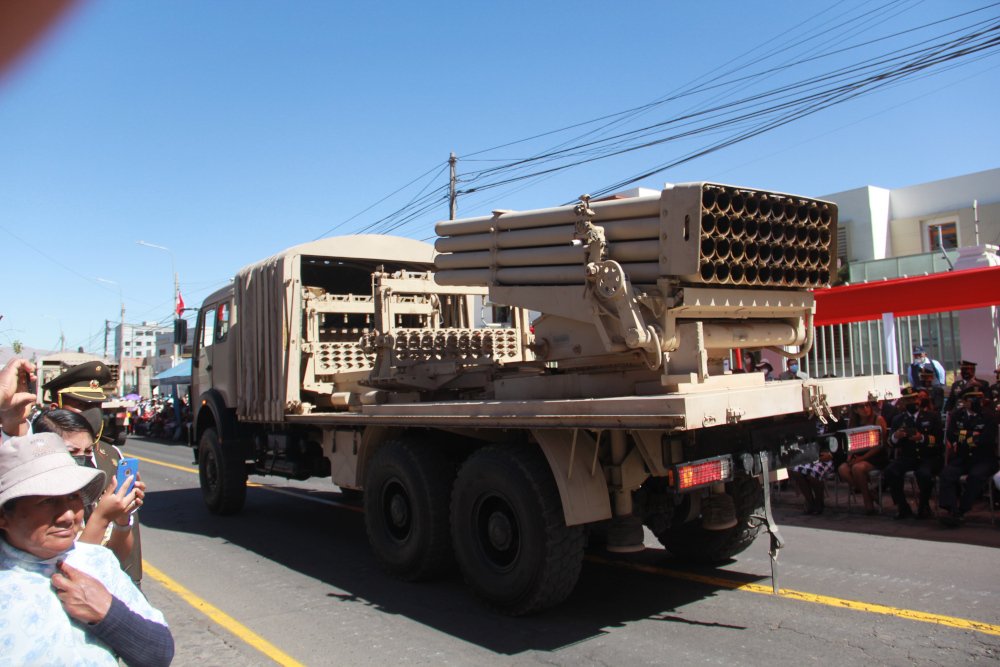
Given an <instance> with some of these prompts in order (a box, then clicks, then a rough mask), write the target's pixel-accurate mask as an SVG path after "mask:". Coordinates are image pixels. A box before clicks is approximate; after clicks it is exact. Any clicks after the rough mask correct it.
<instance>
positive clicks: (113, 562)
mask: <svg viewBox="0 0 1000 667" xmlns="http://www.w3.org/2000/svg"><path fill="white" fill-rule="evenodd" d="M60 560H65V561H66V562H67V563H69V564H70V565H72V566H73V567H75V568H77V569H78V570H81V571H83V572H86V573H87V574H89V575H90V576H92V577H94V578H95V579H97V580H98V581H100V582H101V583H102V584H104V586H105V587H106V588H107V589H108V592H110V593H111V595H113V596H115V597H116V598H118V599H119V600H121V601H122V602H123V603H125V605H126V606H127V607H128V608H129V609H130V610H131V611H133V612H135V613H136V614H139V615H140V616H142V617H143V618H146V619H148V620H150V621H153V622H155V623H160V624H162V625H164V626H166V624H167V623H166V621H165V620H164V618H163V614H161V613H160V612H159V611H158V610H156V609H154V608H153V607H152V606H151V605H150V604H149V602H147V601H146V598H145V597H143V595H142V593H140V592H139V589H138V588H136V587H135V585H134V584H133V583H132V580H131V579H129V577H128V575H127V574H125V573H124V572H122V569H121V566H120V565H119V564H118V559H117V558H115V556H114V554H112V553H111V551H109V550H108V549H106V548H105V547H100V546H97V545H94V544H84V543H77V544H75V545H74V546H73V547H72V548H71V549H70V550H69V551H67V552H66V553H64V554H62V555H60V556H57V557H56V558H50V559H47V560H43V559H41V558H38V557H37V556H32V555H31V554H29V553H25V552H23V551H21V550H20V549H17V548H15V547H12V546H11V545H9V544H7V542H6V541H5V540H3V539H0V665H39V666H41V665H53V666H55V665H79V666H89V665H109V666H117V665H118V659H117V658H116V657H115V655H114V653H113V652H112V651H111V649H110V648H108V646H107V645H106V644H104V643H102V642H101V641H100V640H98V639H96V638H94V637H93V636H91V635H90V634H89V633H87V632H85V631H84V629H83V628H84V627H85V626H84V624H82V623H79V622H78V621H75V620H73V619H71V618H70V617H69V616H68V615H67V614H66V612H65V610H63V608H62V604H61V603H60V602H59V598H58V597H56V594H55V591H53V589H52V583H51V581H50V580H51V577H52V574H53V573H54V572H55V571H56V563H57V562H58V561H60Z"/></svg>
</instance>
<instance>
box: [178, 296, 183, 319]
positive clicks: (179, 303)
mask: <svg viewBox="0 0 1000 667" xmlns="http://www.w3.org/2000/svg"><path fill="white" fill-rule="evenodd" d="M183 315H184V297H182V296H181V291H180V290H177V317H178V318H180V317H182V316H183Z"/></svg>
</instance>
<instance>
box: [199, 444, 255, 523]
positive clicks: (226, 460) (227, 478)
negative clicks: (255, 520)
mask: <svg viewBox="0 0 1000 667" xmlns="http://www.w3.org/2000/svg"><path fill="white" fill-rule="evenodd" d="M198 479H199V481H200V482H201V493H202V495H203V496H204V498H205V505H207V506H208V511H210V512H212V513H213V514H236V513H237V512H239V511H240V510H241V509H243V504H244V503H245V502H246V498H247V468H246V461H245V459H243V457H242V456H240V452H239V450H238V449H237V448H235V447H229V448H226V447H223V446H222V443H221V442H219V434H218V433H216V431H215V429H214V428H206V429H205V431H204V432H203V433H202V434H201V439H200V440H199V441H198Z"/></svg>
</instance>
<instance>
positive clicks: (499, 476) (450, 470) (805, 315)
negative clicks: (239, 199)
mask: <svg viewBox="0 0 1000 667" xmlns="http://www.w3.org/2000/svg"><path fill="white" fill-rule="evenodd" d="M835 225H836V208H835V206H834V205H833V204H830V203H827V202H822V201H817V200H813V199H808V198H804V197H798V196H792V195H785V194H779V193H773V192H763V191H759V190H751V189H747V188H734V187H729V186H722V185H716V184H711V183H693V184H684V185H675V186H668V187H666V188H665V189H663V190H662V192H660V193H659V194H657V195H653V196H641V197H634V198H630V199H620V200H609V201H600V202H590V201H589V200H588V199H587V198H586V197H584V198H581V200H580V202H579V203H578V204H577V205H570V206H560V207H556V208H550V209H543V210H534V211H521V212H515V211H496V212H495V213H494V214H493V215H491V216H485V217H481V218H473V219H466V220H454V221H448V222H442V223H439V224H438V225H437V228H436V230H437V233H438V236H439V238H438V239H437V241H436V246H435V247H433V248H432V247H431V246H430V245H428V244H425V243H421V242H418V241H413V240H408V239H402V238H392V237H388V236H370V235H369V236H348V237H341V238H332V239H325V240H321V241H316V242H313V243H307V244H304V245H300V246H296V247H293V248H290V249H289V250H286V251H285V252H282V253H280V254H277V255H275V256H273V257H271V258H268V259H266V260H264V261H261V262H258V263H256V264H252V265H250V266H248V267H246V268H244V269H243V270H241V271H240V272H239V273H238V274H237V275H236V277H235V279H234V281H233V284H232V285H231V286H230V287H227V288H225V289H223V290H220V291H218V292H216V293H215V294H213V295H212V296H210V297H209V298H207V299H206V300H205V302H204V304H203V306H202V307H201V309H200V312H199V315H198V321H197V326H196V331H195V337H196V341H195V359H194V369H193V378H192V380H193V385H192V396H193V397H194V401H193V403H194V415H193V418H194V423H193V428H192V437H193V442H192V444H193V445H194V446H195V448H196V458H197V461H198V463H199V469H200V479H201V487H202V490H203V494H204V498H205V502H206V504H207V505H208V508H209V509H210V510H211V511H212V512H216V513H220V514H230V513H235V512H237V511H239V510H240V509H241V508H242V506H243V504H244V498H245V494H246V483H247V475H248V473H254V474H260V475H277V476H282V477H286V478H294V479H306V478H309V477H329V478H331V481H332V483H333V484H335V485H336V486H338V487H340V488H341V489H344V490H348V491H353V492H355V493H363V503H364V509H365V521H366V526H367V532H368V537H369V541H370V543H371V548H372V550H373V552H374V555H375V558H376V559H377V560H378V561H379V563H380V564H381V565H382V566H383V567H384V568H385V569H386V570H387V571H388V572H390V573H391V574H393V575H394V576H396V577H399V578H402V579H406V580H417V579H427V578H431V577H433V576H435V575H439V574H442V573H444V572H447V571H449V568H451V567H453V564H455V563H457V566H458V568H459V569H460V571H461V572H462V574H463V576H464V578H465V580H466V581H467V582H468V584H469V585H470V587H471V588H472V589H473V590H474V591H475V592H476V593H477V594H478V595H479V596H480V597H481V598H483V599H484V600H485V601H487V602H488V603H489V604H490V605H492V606H493V607H495V608H497V609H500V610H502V611H504V612H506V613H510V614H524V613H528V612H532V611H535V610H539V609H542V608H545V607H547V606H551V605H554V604H557V603H558V602H560V601H562V600H563V599H565V597H566V596H567V595H569V593H570V591H571V590H572V589H573V587H574V585H575V583H576V580H577V578H578V575H579V572H580V567H581V562H582V558H583V553H584V548H585V545H586V544H587V543H588V541H589V542H590V544H591V545H592V546H593V545H597V544H600V545H602V546H603V547H605V548H607V549H609V550H611V551H633V550H638V549H641V548H642V544H643V527H644V526H645V527H647V528H648V529H649V530H651V531H652V533H653V534H654V535H655V536H656V537H657V538H658V539H659V540H660V542H661V543H662V544H663V545H664V546H665V547H666V548H667V549H668V550H669V551H670V552H671V553H672V554H674V555H675V556H678V557H681V558H685V559H691V560H696V561H702V562H717V561H720V560H724V559H727V558H729V557H731V556H733V555H734V554H736V553H738V552H740V551H742V550H743V549H745V548H746V547H747V546H748V545H749V544H750V543H751V542H752V541H753V539H754V538H755V536H756V535H757V533H758V531H759V530H760V529H761V527H764V528H765V529H767V530H769V531H770V532H771V546H772V554H774V553H776V550H777V548H778V547H780V546H781V539H780V536H779V534H778V531H777V528H776V526H775V525H774V522H773V520H772V518H771V513H770V505H769V502H768V488H769V484H767V483H766V482H767V481H768V480H775V479H778V478H780V476H781V474H782V473H783V471H784V467H785V466H787V465H788V464H789V463H790V462H793V461H797V460H801V459H811V458H815V457H816V455H817V448H818V447H819V445H820V444H821V443H820V440H821V439H822V438H826V439H827V440H828V441H829V443H828V444H832V445H833V446H834V447H837V446H840V447H849V448H863V447H866V446H870V445H871V444H872V442H877V435H876V436H874V437H873V434H872V433H870V432H868V431H865V430H855V431H852V432H840V433H838V434H836V435H830V434H826V435H821V433H822V430H823V424H827V423H829V422H831V421H832V420H833V419H834V417H835V415H834V413H835V411H836V410H837V409H838V408H839V407H840V406H845V405H848V404H851V403H857V402H861V401H866V400H870V399H878V398H891V397H893V396H894V395H895V394H897V393H898V390H899V387H898V383H897V379H896V377H895V376H894V375H885V376H869V377H848V378H825V379H818V380H817V379H809V380H795V381H786V382H765V379H764V376H763V375H762V374H760V373H753V372H750V373H734V372H732V371H731V370H730V361H731V358H732V355H733V350H763V349H769V350H772V351H773V352H774V353H775V354H780V355H785V356H789V357H798V356H801V355H804V354H805V353H806V352H807V351H808V350H809V348H810V346H811V344H812V340H813V327H812V323H811V317H812V314H813V312H814V304H813V296H812V293H811V291H810V290H812V289H815V288H821V287H823V286H824V285H825V284H827V283H828V281H829V278H830V271H831V262H832V261H834V260H833V258H834V257H835V252H834V249H833V248H832V244H833V242H834V239H835V238H836V233H835V231H836V230H835Z"/></svg>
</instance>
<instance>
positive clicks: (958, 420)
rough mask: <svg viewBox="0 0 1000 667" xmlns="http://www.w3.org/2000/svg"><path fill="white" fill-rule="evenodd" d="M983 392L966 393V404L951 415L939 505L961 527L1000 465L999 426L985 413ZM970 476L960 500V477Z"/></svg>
mask: <svg viewBox="0 0 1000 667" xmlns="http://www.w3.org/2000/svg"><path fill="white" fill-rule="evenodd" d="M982 401H983V393H982V392H981V391H976V390H969V391H966V392H965V393H964V394H962V407H961V408H959V409H957V410H955V412H954V413H953V414H952V415H951V421H950V423H949V425H948V433H947V434H946V438H947V445H948V464H947V465H946V466H945V467H944V470H942V471H941V491H940V497H939V499H938V504H939V505H940V506H941V509H944V510H947V511H948V513H949V514H948V516H946V517H942V519H941V520H942V522H944V523H945V524H946V525H950V526H957V525H958V524H959V523H961V521H962V516H963V515H964V514H965V513H966V512H968V511H969V510H970V509H971V508H972V503H973V501H974V500H976V498H978V497H979V496H981V495H982V493H983V491H984V490H985V489H986V484H987V483H988V482H989V480H990V477H991V476H992V475H993V472H994V471H995V470H996V467H997V447H996V438H997V425H996V422H995V421H994V420H993V419H991V418H989V417H987V416H986V415H985V414H984V413H983V405H982ZM962 475H966V478H965V489H964V490H963V492H962V498H961V500H960V501H958V486H959V478H961V477H962Z"/></svg>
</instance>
